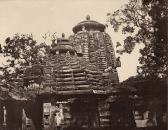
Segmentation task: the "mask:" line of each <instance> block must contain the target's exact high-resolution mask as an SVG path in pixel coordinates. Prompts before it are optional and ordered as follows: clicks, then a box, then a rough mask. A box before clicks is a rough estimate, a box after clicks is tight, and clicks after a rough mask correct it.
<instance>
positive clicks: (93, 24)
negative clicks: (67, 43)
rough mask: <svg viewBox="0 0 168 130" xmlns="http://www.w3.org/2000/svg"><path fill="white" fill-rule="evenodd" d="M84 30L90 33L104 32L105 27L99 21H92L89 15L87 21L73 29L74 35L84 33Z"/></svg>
mask: <svg viewBox="0 0 168 130" xmlns="http://www.w3.org/2000/svg"><path fill="white" fill-rule="evenodd" d="M83 29H86V30H88V31H89V30H91V29H93V30H99V31H101V32H104V29H105V25H103V24H101V23H99V22H97V21H94V20H90V16H89V15H88V16H87V17H86V20H85V21H82V22H80V23H78V24H77V25H76V26H74V27H73V29H72V30H73V32H74V33H77V32H78V31H82V30H83Z"/></svg>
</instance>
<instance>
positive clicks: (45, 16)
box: [0, 0, 139, 81]
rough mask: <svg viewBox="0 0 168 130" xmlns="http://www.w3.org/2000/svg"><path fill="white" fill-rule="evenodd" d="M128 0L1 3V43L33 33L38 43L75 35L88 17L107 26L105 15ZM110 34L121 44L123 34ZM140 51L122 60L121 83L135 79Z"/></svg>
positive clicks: (15, 0)
mask: <svg viewBox="0 0 168 130" xmlns="http://www.w3.org/2000/svg"><path fill="white" fill-rule="evenodd" d="M127 2H128V0H0V42H1V43H2V42H3V41H4V40H5V38H6V37H9V36H13V35H14V34H15V33H24V34H28V33H32V34H33V36H34V38H35V39H36V40H37V41H40V40H42V35H44V34H45V33H47V32H50V33H54V32H56V33H57V35H58V36H61V33H65V35H66V36H67V37H68V36H69V35H70V34H73V32H72V28H73V26H75V25H76V24H77V23H78V22H81V21H83V20H85V18H86V15H87V14H89V15H90V17H91V19H92V20H96V21H98V22H101V23H103V24H105V23H106V18H107V16H106V14H107V13H109V12H110V13H112V12H113V11H115V10H117V9H119V8H120V7H121V6H122V5H123V4H124V3H127ZM107 32H108V33H109V34H110V36H111V37H112V41H113V43H114V46H115V42H116V41H122V39H123V37H122V36H121V34H120V33H114V32H113V31H112V29H111V27H108V29H107ZM138 57H139V48H138V47H137V48H136V49H135V51H134V52H133V53H132V54H131V55H128V54H125V55H122V56H121V62H122V67H121V68H118V73H119V78H120V81H123V80H125V79H127V78H128V77H130V76H134V75H136V66H137V65H138V60H137V59H138Z"/></svg>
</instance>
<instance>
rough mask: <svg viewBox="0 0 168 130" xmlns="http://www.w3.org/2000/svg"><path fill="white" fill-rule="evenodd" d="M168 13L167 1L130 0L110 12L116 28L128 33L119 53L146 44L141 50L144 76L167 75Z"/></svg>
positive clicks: (111, 21)
mask: <svg viewBox="0 0 168 130" xmlns="http://www.w3.org/2000/svg"><path fill="white" fill-rule="evenodd" d="M167 14H168V6H167V1H166V0H142V1H140V0H130V1H129V3H128V4H126V5H124V7H123V8H121V9H119V10H117V11H115V12H114V13H113V14H108V15H109V16H110V17H109V22H110V24H111V25H112V27H113V29H114V31H118V30H120V29H121V31H122V33H123V34H125V35H126V38H125V39H124V42H123V46H122V49H120V50H117V52H118V53H120V54H123V53H131V52H132V51H133V49H134V47H135V46H136V44H138V43H141V44H144V45H145V46H144V48H143V49H141V50H140V53H141V57H140V58H139V63H140V64H141V65H140V66H138V67H137V72H138V74H139V75H141V76H143V77H148V78H153V79H160V78H165V77H167V73H168V64H167V61H168V60H167V54H168V44H167V39H168V34H167V18H168V15H167ZM119 46H121V43H119V42H118V44H117V47H119Z"/></svg>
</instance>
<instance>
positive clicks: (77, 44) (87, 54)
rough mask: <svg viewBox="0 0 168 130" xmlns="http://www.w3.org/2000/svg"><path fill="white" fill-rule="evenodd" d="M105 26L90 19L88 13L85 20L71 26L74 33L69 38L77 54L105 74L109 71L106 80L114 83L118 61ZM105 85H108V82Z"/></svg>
mask: <svg viewBox="0 0 168 130" xmlns="http://www.w3.org/2000/svg"><path fill="white" fill-rule="evenodd" d="M105 28H106V27H105V25H103V24H101V23H99V22H96V21H93V20H90V16H89V15H88V16H87V17H86V20H85V21H82V22H80V23H78V24H77V25H75V26H74V27H73V29H72V30H73V32H74V35H72V36H70V37H69V39H70V41H72V43H73V46H74V48H75V50H76V51H77V54H78V55H79V56H83V58H84V59H85V60H86V61H89V62H90V63H92V64H94V65H96V66H97V67H98V68H99V69H100V70H101V72H102V73H104V74H105V75H106V74H107V73H109V76H108V79H107V80H108V82H109V81H110V84H116V83H118V81H119V80H118V73H117V70H116V68H117V67H118V62H117V61H116V57H115V52H114V48H113V44H112V41H111V37H110V36H109V34H107V33H106V32H105ZM109 79H110V80H109ZM105 86H109V83H106V85H105Z"/></svg>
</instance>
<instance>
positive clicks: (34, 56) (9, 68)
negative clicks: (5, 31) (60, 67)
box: [0, 34, 49, 97]
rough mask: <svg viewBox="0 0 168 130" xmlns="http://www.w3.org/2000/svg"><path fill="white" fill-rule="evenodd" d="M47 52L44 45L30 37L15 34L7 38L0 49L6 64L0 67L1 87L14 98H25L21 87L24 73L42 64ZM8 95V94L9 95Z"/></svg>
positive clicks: (46, 47)
mask: <svg viewBox="0 0 168 130" xmlns="http://www.w3.org/2000/svg"><path fill="white" fill-rule="evenodd" d="M48 51H49V46H47V45H46V43H45V42H44V43H41V44H38V43H37V42H36V40H34V39H33V36H32V35H29V34H27V35H24V34H15V35H14V36H13V37H12V38H11V37H8V38H6V40H5V43H4V46H3V47H2V52H1V53H2V55H3V56H4V57H5V59H6V61H7V64H6V65H4V66H2V67H1V69H0V70H1V82H2V85H1V87H2V86H3V87H5V88H7V89H8V91H9V93H11V94H12V97H14V96H21V95H22V96H25V90H24V89H23V85H20V84H21V83H22V82H23V74H24V71H25V70H26V69H27V68H28V67H30V66H32V65H35V64H39V63H42V62H43V60H44V57H45V55H46V54H47V53H48ZM9 93H8V94H9Z"/></svg>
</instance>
